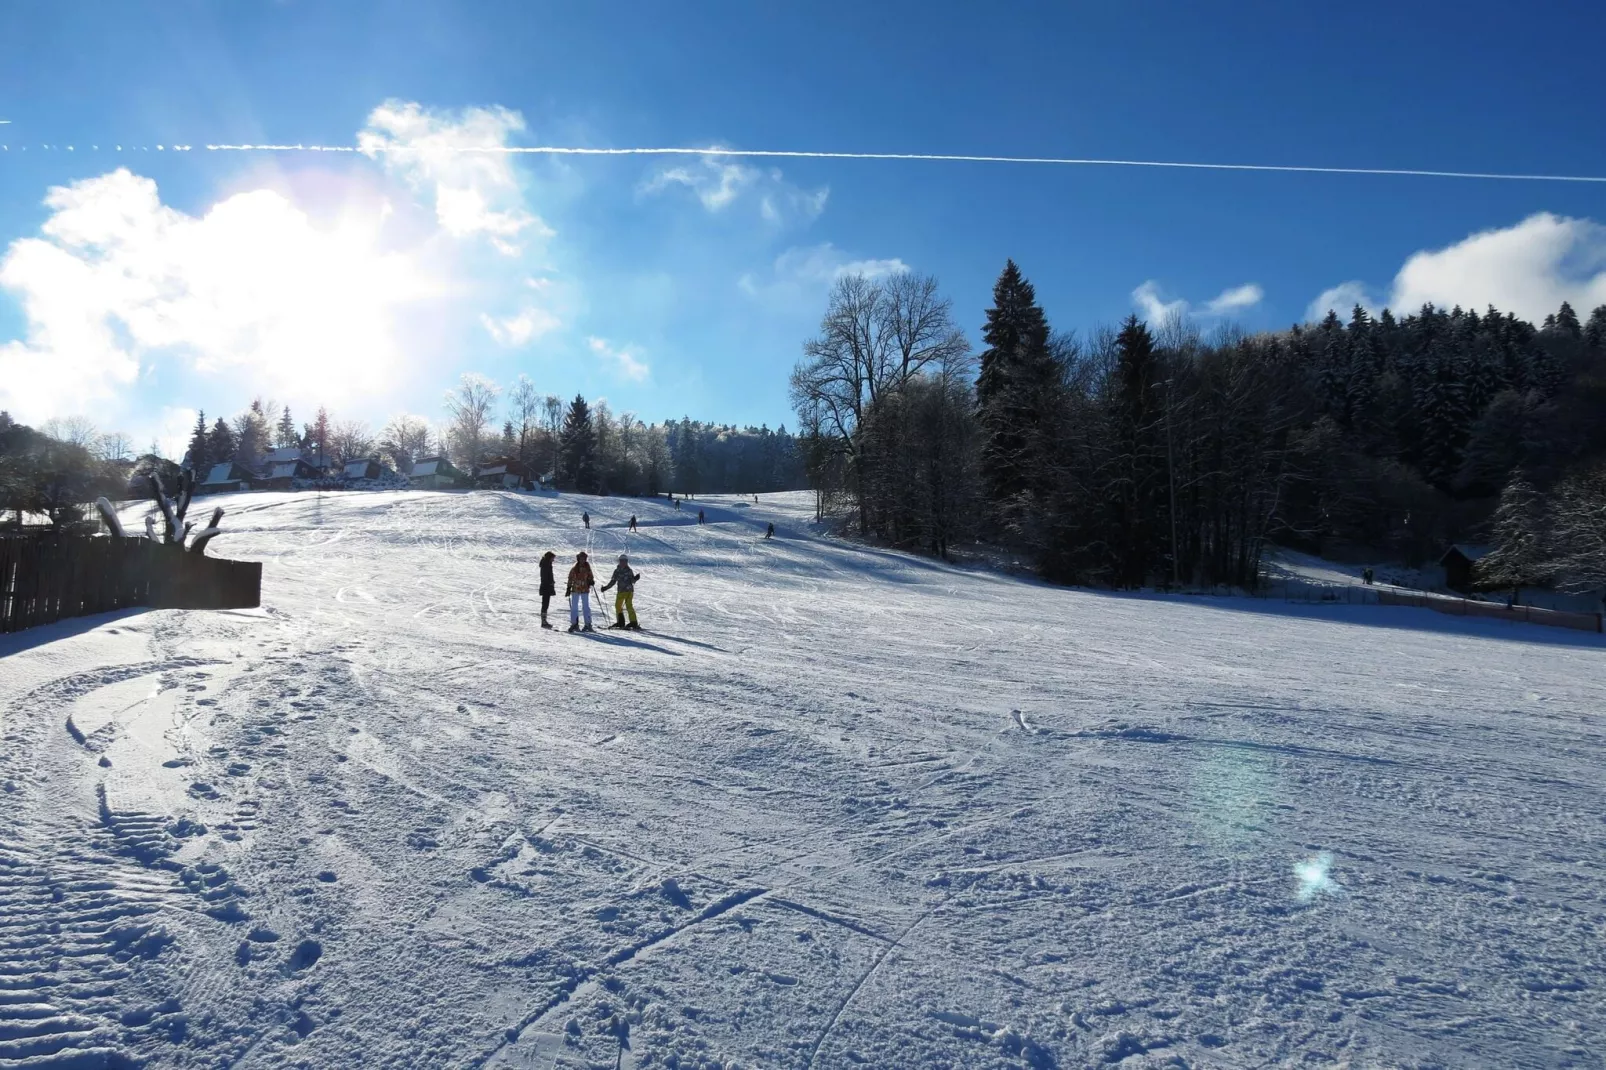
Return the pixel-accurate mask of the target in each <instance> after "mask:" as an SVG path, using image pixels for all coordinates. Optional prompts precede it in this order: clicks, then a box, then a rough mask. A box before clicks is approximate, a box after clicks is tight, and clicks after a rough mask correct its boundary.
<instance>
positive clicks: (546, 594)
mask: <svg viewBox="0 0 1606 1070" xmlns="http://www.w3.org/2000/svg"><path fill="white" fill-rule="evenodd" d="M557 556H558V555H557V554H555V553H553V552H552V551H551V550H548V551H547V552H546V553H544V554H542V555H541V627H543V628H551V627H552V625H551V624H550V623H549V622H548V621H547V619H546V611H547V607H549V606H550V605H552V596H553V595H555V594H557V593H558V581H557V580H555V579H553V578H552V562H553V561H554V560H555V559H556V558H557Z"/></svg>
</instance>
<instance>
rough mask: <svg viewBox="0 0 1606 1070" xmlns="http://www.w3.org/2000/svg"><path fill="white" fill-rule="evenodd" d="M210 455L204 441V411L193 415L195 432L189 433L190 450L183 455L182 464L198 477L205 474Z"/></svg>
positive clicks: (210, 458) (209, 462) (205, 440)
mask: <svg viewBox="0 0 1606 1070" xmlns="http://www.w3.org/2000/svg"><path fill="white" fill-rule="evenodd" d="M211 460H212V455H211V453H210V451H209V449H208V446H207V439H206V411H205V410H204V409H203V410H202V411H200V412H198V413H196V414H195V430H193V431H191V432H190V448H189V450H188V451H187V452H186V453H185V454H184V464H185V465H186V466H188V468H189V469H190V471H192V472H194V473H195V474H196V475H197V476H198V477H199V476H204V475H205V474H206V471H207V468H208V467H209V466H210V464H211Z"/></svg>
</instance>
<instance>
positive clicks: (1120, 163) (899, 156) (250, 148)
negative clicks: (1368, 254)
mask: <svg viewBox="0 0 1606 1070" xmlns="http://www.w3.org/2000/svg"><path fill="white" fill-rule="evenodd" d="M206 147H207V149H208V150H209V151H212V152H350V153H357V152H361V153H365V154H366V153H382V152H419V151H424V152H456V153H464V154H472V155H492V156H500V155H508V156H715V157H720V156H724V157H734V158H739V159H790V160H907V161H917V162H924V163H994V164H1037V165H1044V166H1056V167H1157V168H1170V169H1174V170H1191V171H1265V172H1280V173H1292V174H1313V175H1383V176H1394V177H1402V178H1471V179H1486V180H1491V181H1498V182H1593V183H1602V184H1606V176H1603V175H1542V174H1527V173H1521V172H1505V171H1437V170H1427V169H1421V168H1401V167H1316V166H1306V165H1300V164H1257V163H1208V162H1200V161H1180V160H1119V159H1099V158H1092V157H1067V156H981V155H969V154H961V153H937V152H822V151H815V150H807V149H727V148H702V149H694V148H622V149H599V148H582V147H580V146H575V145H489V146H431V147H430V148H427V149H422V150H420V149H418V148H415V147H412V146H396V147H395V148H384V147H381V148H376V149H372V150H365V149H361V148H358V147H357V146H355V145H208V146H206Z"/></svg>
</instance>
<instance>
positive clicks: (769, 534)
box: [764, 524, 775, 539]
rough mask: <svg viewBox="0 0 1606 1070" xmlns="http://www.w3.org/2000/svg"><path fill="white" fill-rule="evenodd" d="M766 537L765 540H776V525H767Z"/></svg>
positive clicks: (765, 529)
mask: <svg viewBox="0 0 1606 1070" xmlns="http://www.w3.org/2000/svg"><path fill="white" fill-rule="evenodd" d="M764 537H765V538H766V539H773V538H775V525H774V524H770V525H767V526H766V527H765V528H764Z"/></svg>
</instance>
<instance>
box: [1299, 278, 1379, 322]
mask: <svg viewBox="0 0 1606 1070" xmlns="http://www.w3.org/2000/svg"><path fill="white" fill-rule="evenodd" d="M1356 305H1360V306H1361V307H1362V308H1364V309H1366V311H1367V312H1368V313H1370V312H1372V311H1373V310H1374V309H1375V308H1376V305H1375V304H1374V302H1373V301H1372V299H1371V297H1370V296H1368V295H1367V293H1366V284H1365V283H1363V282H1360V281H1359V280H1357V279H1351V280H1350V281H1349V282H1341V283H1339V284H1338V285H1337V286H1334V287H1332V288H1331V289H1327V290H1323V291H1322V292H1321V293H1320V294H1318V295H1317V297H1316V300H1314V301H1312V302H1311V303H1310V307H1309V308H1307V309H1305V322H1306V323H1320V322H1321V321H1322V320H1324V319H1326V318H1327V314H1328V313H1329V312H1336V313H1338V318H1339V319H1341V320H1346V321H1347V320H1348V319H1349V318H1350V314H1351V313H1352V312H1354V311H1355V306H1356Z"/></svg>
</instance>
